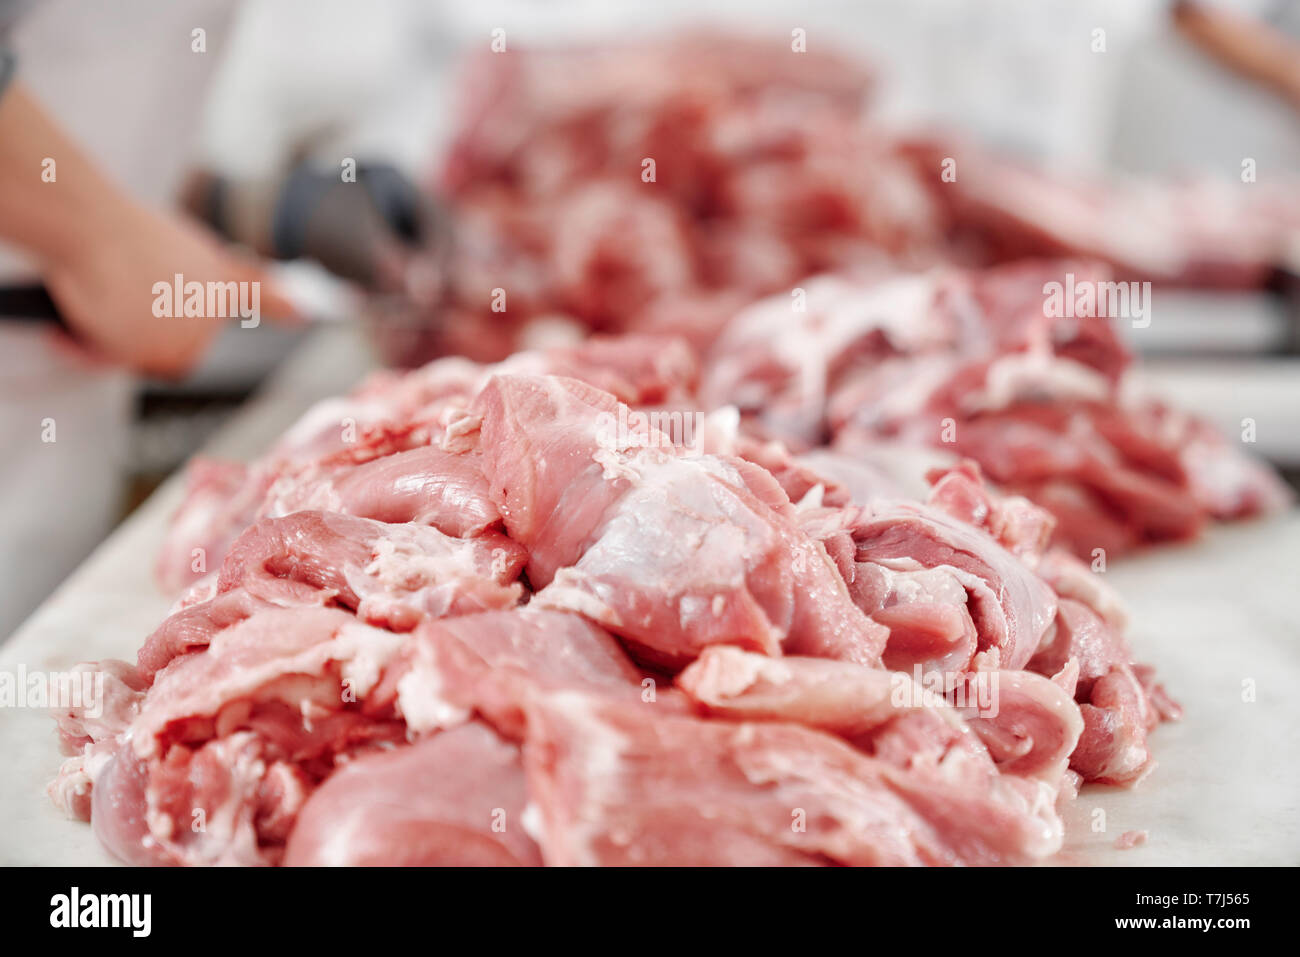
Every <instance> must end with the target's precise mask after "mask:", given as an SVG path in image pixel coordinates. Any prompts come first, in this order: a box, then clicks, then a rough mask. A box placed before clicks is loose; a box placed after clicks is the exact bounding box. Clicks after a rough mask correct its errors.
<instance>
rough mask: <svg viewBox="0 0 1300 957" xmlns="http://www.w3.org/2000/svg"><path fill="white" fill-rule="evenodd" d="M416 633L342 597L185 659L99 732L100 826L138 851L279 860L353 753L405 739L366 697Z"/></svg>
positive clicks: (280, 611) (290, 612)
mask: <svg viewBox="0 0 1300 957" xmlns="http://www.w3.org/2000/svg"><path fill="white" fill-rule="evenodd" d="M408 640H409V639H408V638H407V637H405V636H402V635H396V634H393V633H392V632H388V631H383V630H380V629H377V628H372V627H370V626H368V625H364V624H362V623H360V622H358V621H357V620H356V619H355V618H353V617H352V616H351V615H350V614H348V613H347V612H344V611H341V610H338V609H329V608H273V609H268V610H263V611H261V612H259V613H258V614H256V615H254V616H253V617H252V618H249V619H248V620H247V621H245V622H243V623H241V624H238V625H235V626H233V627H231V628H229V629H227V630H225V631H222V632H220V633H219V634H217V635H215V636H214V637H213V639H212V644H211V645H210V646H209V647H208V649H207V650H206V651H205V652H203V653H200V654H191V655H185V656H183V657H181V658H178V659H176V660H175V661H173V662H172V663H171V664H170V665H168V666H167V667H166V668H165V669H163V670H162V671H161V672H160V673H159V674H158V676H157V678H156V679H155V681H154V684H153V686H152V687H151V688H150V689H149V690H148V692H146V693H143V694H142V696H141V698H140V699H139V700H138V704H137V707H138V712H137V713H136V715H135V717H134V718H133V720H132V721H131V722H130V724H129V725H128V726H127V727H126V728H125V729H124V730H122V731H121V732H120V733H117V734H115V735H112V736H110V737H106V738H104V739H102V740H101V741H100V742H97V743H96V745H97V747H98V751H99V752H100V753H101V757H100V759H99V760H97V761H96V762H95V763H94V765H93V766H92V765H90V764H87V766H86V770H87V772H88V774H89V775H90V776H91V781H90V784H91V785H93V791H92V794H91V800H92V807H91V823H92V824H93V826H94V828H95V832H96V834H97V835H98V836H99V837H100V839H101V840H102V841H103V842H104V844H105V846H106V847H108V848H109V850H111V851H112V852H113V853H114V854H115V855H117V856H118V857H121V858H122V859H124V860H127V861H130V862H134V863H154V864H157V863H184V864H204V863H209V864H210V863H240V864H250V863H274V862H275V861H276V860H277V859H278V857H279V855H280V853H281V852H282V850H283V844H284V841H285V840H286V839H287V837H288V829H289V827H290V826H291V824H292V819H293V816H294V815H295V814H296V813H297V809H298V807H299V806H300V805H301V803H302V801H303V800H304V799H305V797H306V795H307V794H308V793H309V792H310V791H311V789H312V788H313V787H314V786H315V784H316V783H317V782H318V781H319V780H320V779H322V778H323V777H325V776H326V775H327V774H328V773H329V772H330V771H331V770H332V769H333V766H334V763H335V761H336V760H338V759H339V756H340V755H344V756H346V755H348V754H351V753H354V752H356V751H359V750H366V749H368V748H373V747H375V746H376V745H377V744H380V743H384V742H394V741H399V740H403V739H404V738H405V728H404V726H403V724H402V723H401V721H400V720H397V718H396V716H395V715H394V714H393V713H392V711H391V708H385V707H383V706H382V705H378V706H376V707H375V708H373V709H370V708H368V707H367V698H368V696H369V695H370V693H371V692H372V690H373V689H374V688H375V687H376V685H377V684H378V682H379V680H380V677H381V675H382V672H383V669H384V668H385V667H386V666H387V664H388V662H389V661H390V660H392V659H393V657H394V656H395V655H396V654H397V653H398V651H399V650H400V648H401V647H402V646H403V645H404V644H405V643H406V642H407V641H408Z"/></svg>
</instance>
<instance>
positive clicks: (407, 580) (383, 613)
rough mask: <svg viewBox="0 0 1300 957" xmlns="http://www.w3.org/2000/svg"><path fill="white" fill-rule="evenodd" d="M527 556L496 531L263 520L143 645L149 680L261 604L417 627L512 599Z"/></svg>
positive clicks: (326, 515)
mask: <svg viewBox="0 0 1300 957" xmlns="http://www.w3.org/2000/svg"><path fill="white" fill-rule="evenodd" d="M524 559H525V553H524V551H523V549H521V548H520V547H519V546H518V545H516V544H515V543H514V542H512V541H510V540H509V539H508V538H506V537H505V536H504V535H501V534H500V533H497V532H492V531H488V532H484V533H483V534H482V535H479V536H478V537H476V538H469V539H460V538H451V537H449V536H447V535H444V534H443V533H441V532H439V531H438V530H437V529H435V528H430V527H425V526H420V525H414V524H401V525H391V524H386V523H382V522H375V521H371V520H369V519H363V518H356V517H354V516H349V515H343V514H340V513H337V512H319V511H307V512H295V513H294V514H292V515H288V516H286V517H284V518H269V519H263V520H262V521H260V522H258V523H257V524H255V525H252V526H251V527H250V528H248V530H247V531H245V532H244V534H243V535H241V536H240V537H239V539H238V540H237V541H236V542H235V543H234V544H233V545H232V546H231V548H230V553H229V554H228V555H227V556H226V560H225V561H224V562H223V563H222V566H221V572H220V575H219V576H218V578H217V582H216V588H215V593H214V594H213V596H212V597H211V598H209V599H208V600H206V601H200V602H196V603H193V604H190V605H187V606H186V607H183V608H181V609H179V610H177V611H176V612H175V613H173V614H172V615H171V617H169V618H168V619H167V620H166V621H165V622H163V624H162V625H161V626H159V628H158V629H157V630H156V631H155V632H154V633H153V634H152V635H150V636H149V638H148V640H147V641H146V642H145V644H144V646H143V647H142V648H141V649H140V653H139V665H140V669H141V671H142V672H143V673H144V674H145V675H146V677H151V676H152V675H153V674H154V673H156V672H157V671H158V669H160V668H161V667H163V666H164V665H165V664H167V662H169V661H170V660H171V659H172V658H174V657H175V656H176V655H178V654H182V653H184V652H185V651H187V650H190V649H193V648H197V647H202V646H203V645H206V644H207V643H208V642H209V641H210V640H211V638H212V635H213V634H214V633H216V632H218V631H220V630H222V629H224V628H228V627H230V626H231V625H233V624H235V623H237V622H240V621H243V620H244V619H246V618H248V617H249V616H250V615H251V614H253V613H254V612H256V611H257V610H259V609H261V608H267V607H283V606H292V605H329V604H336V605H341V606H343V607H345V608H348V609H351V610H353V611H355V612H356V613H357V615H358V616H359V617H360V618H361V619H362V620H364V621H367V622H370V623H371V624H376V625H380V626H383V627H386V628H392V629H394V630H397V631H409V630H410V629H412V628H414V627H415V626H416V625H417V624H418V623H419V622H420V621H423V620H425V619H427V618H439V617H442V616H444V615H456V614H467V613H470V612H476V611H484V610H487V609H490V608H510V607H513V606H514V605H516V604H518V603H519V600H520V598H521V595H522V589H521V586H519V585H518V584H515V580H516V579H517V578H518V577H519V573H520V571H521V570H522V568H523V563H524Z"/></svg>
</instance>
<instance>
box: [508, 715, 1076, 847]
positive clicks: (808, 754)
mask: <svg viewBox="0 0 1300 957" xmlns="http://www.w3.org/2000/svg"><path fill="white" fill-rule="evenodd" d="M524 766H525V769H526V771H527V774H528V782H529V788H530V790H531V791H532V794H533V795H534V799H535V800H536V801H537V803H538V808H539V811H540V815H541V822H542V823H541V827H540V832H539V835H538V840H539V843H540V845H541V848H542V854H543V857H544V859H545V860H546V862H547V863H548V864H559V865H572V864H602V865H642V866H644V865H674V866H682V865H693V864H694V865H701V864H708V865H718V864H733V865H774V864H775V865H797V864H824V863H838V864H962V863H965V864H975V863H1014V862H1024V861H1027V860H1033V859H1037V858H1040V857H1043V856H1046V855H1048V854H1051V853H1053V852H1054V851H1055V850H1056V849H1057V848H1058V847H1059V846H1060V841H1061V825H1060V822H1059V820H1058V819H1057V818H1056V816H1055V814H1054V812H1053V811H1052V810H1051V801H1050V800H1049V799H1048V795H1047V794H1046V793H1045V792H1043V791H1042V790H1040V786H1039V785H1037V784H1035V783H1032V782H1028V781H1023V780H1021V779H1017V778H1014V777H1008V778H1003V777H1001V776H1000V775H998V773H997V772H996V770H994V769H993V767H992V765H991V764H990V763H989V762H988V761H987V758H984V759H981V758H980V757H978V756H976V755H971V754H969V753H967V752H963V751H953V752H952V753H951V754H950V755H949V756H948V757H947V758H946V759H945V761H944V762H943V763H942V765H941V766H940V767H939V768H935V769H931V770H927V771H922V770H909V771H904V770H901V769H899V768H897V767H895V766H893V765H891V764H888V763H886V762H883V761H880V760H877V759H874V758H870V757H867V756H865V755H863V754H861V753H860V752H858V751H856V750H854V749H853V748H852V747H850V746H849V745H848V744H846V743H844V742H842V741H840V740H838V739H837V738H835V737H833V736H831V735H827V734H823V733H821V732H818V731H814V730H811V729H809V728H806V727H803V726H800V725H795V724H785V723H746V722H741V723H731V722H716V721H702V720H699V719H696V718H690V717H681V716H675V715H670V714H660V715H657V716H655V717H652V718H649V719H647V717H646V715H645V714H644V711H643V710H637V709H629V708H626V707H619V706H617V705H615V704H612V703H609V702H607V701H603V700H600V699H593V698H589V697H586V696H583V695H581V694H578V693H573V692H569V693H560V694H555V695H550V696H545V697H542V698H540V699H539V700H538V701H536V702H535V703H534V704H533V706H532V709H531V711H530V714H529V733H528V739H527V742H526V744H525V748H524Z"/></svg>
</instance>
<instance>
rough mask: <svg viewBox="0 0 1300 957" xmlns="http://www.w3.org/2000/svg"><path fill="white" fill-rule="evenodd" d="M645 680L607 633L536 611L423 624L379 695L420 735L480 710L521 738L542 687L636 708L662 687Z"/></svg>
mask: <svg viewBox="0 0 1300 957" xmlns="http://www.w3.org/2000/svg"><path fill="white" fill-rule="evenodd" d="M646 680H647V679H646V678H645V677H644V676H643V675H642V673H641V672H640V671H639V670H637V668H636V667H635V666H633V664H632V662H631V661H630V660H629V659H628V657H627V654H626V653H625V652H624V651H623V649H622V648H621V647H619V644H618V642H617V641H616V640H615V639H614V637H613V636H612V635H610V634H609V632H607V631H605V630H604V629H603V628H601V627H599V626H598V625H594V624H592V623H591V622H589V621H587V620H586V619H584V618H582V617H581V616H579V615H574V614H570V613H569V612H562V611H548V610H546V609H544V608H539V607H535V606H529V607H526V608H520V609H515V610H511V611H490V612H484V613H482V614H478V615H463V616H461V617H459V618H448V619H444V620H442V621H436V622H429V623H427V624H425V625H422V626H421V627H420V628H419V629H417V630H416V632H415V633H414V635H412V641H411V644H410V645H409V646H408V647H407V648H406V649H405V650H404V652H403V655H402V658H401V660H400V661H398V662H395V663H394V665H393V667H391V668H390V669H389V670H388V672H387V673H386V675H385V678H384V684H385V685H386V686H388V687H387V688H380V689H377V691H376V697H377V698H379V699H381V700H382V698H383V696H384V695H386V694H393V695H395V698H396V702H397V707H398V710H399V711H400V712H401V714H402V716H403V717H404V718H405V720H406V724H407V727H408V728H409V729H410V730H411V731H412V732H413V733H421V734H424V733H428V732H431V731H435V730H437V729H439V728H446V727H452V726H454V725H457V724H459V723H461V722H463V721H465V720H467V719H468V718H469V716H470V715H471V714H474V713H477V714H479V715H481V716H482V717H483V718H484V719H485V720H486V721H487V722H488V723H489V724H491V725H492V726H493V727H494V728H495V729H496V730H497V731H498V732H499V733H500V734H502V735H504V736H506V737H508V738H511V739H513V740H521V739H522V738H523V724H524V715H523V710H522V705H523V701H524V699H525V697H526V696H527V695H528V694H529V693H530V692H531V691H532V690H533V689H535V688H544V689H549V690H556V689H564V688H576V689H580V690H584V691H588V692H590V693H593V694H597V693H598V694H606V695H609V696H611V697H613V698H616V699H618V700H621V701H624V702H633V703H635V702H638V701H640V700H641V699H642V696H643V695H644V694H645V692H646V691H647V690H650V691H655V690H656V689H655V688H654V685H653V682H652V683H651V684H649V685H643V682H644V681H646ZM390 689H391V690H390ZM662 693H663V692H656V694H655V695H654V697H655V698H657V697H658V695H659V694H662Z"/></svg>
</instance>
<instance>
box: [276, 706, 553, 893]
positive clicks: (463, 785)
mask: <svg viewBox="0 0 1300 957" xmlns="http://www.w3.org/2000/svg"><path fill="white" fill-rule="evenodd" d="M527 801H528V792H527V789H526V788H525V786H524V770H523V767H522V766H521V765H520V761H519V749H518V748H517V747H516V746H515V745H513V744H509V743H507V742H505V741H503V740H501V739H500V738H498V737H497V736H496V735H495V734H493V733H492V732H491V731H490V730H488V729H487V728H485V727H484V726H483V725H481V724H476V723H471V724H466V725H463V726H462V727H459V728H456V729H455V730H453V731H445V732H443V733H442V734H437V735H434V736H433V737H430V738H425V739H423V740H421V741H417V742H415V743H414V744H411V745H405V746H402V747H398V748H394V749H393V750H391V751H380V752H377V753H374V754H368V755H365V756H363V757H360V758H357V759H356V760H355V761H351V762H349V763H348V765H347V766H346V767H344V768H343V769H342V770H340V771H339V772H338V773H336V774H335V775H333V776H332V777H331V778H330V779H329V780H328V781H326V782H325V784H324V785H323V786H322V787H320V788H318V789H317V790H316V792H315V793H314V794H312V796H311V797H310V798H309V799H308V800H307V802H306V804H304V805H303V807H302V810H301V811H300V812H299V814H298V817H297V823H296V824H295V826H294V829H293V832H292V834H291V835H290V837H289V843H288V847H287V849H286V852H285V857H284V863H285V864H286V865H289V866H293V867H300V866H315V867H320V866H328V867H508V866H538V865H540V864H541V862H542V858H541V855H540V854H539V853H538V850H537V845H536V844H535V843H533V839H532V838H531V837H529V836H528V834H527V833H526V832H525V830H524V825H523V819H524V807H525V805H526V804H527Z"/></svg>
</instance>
